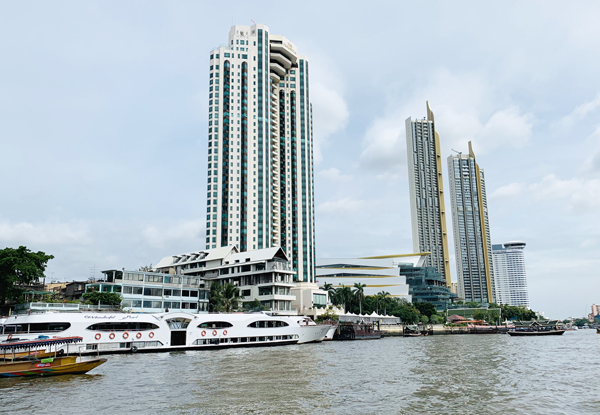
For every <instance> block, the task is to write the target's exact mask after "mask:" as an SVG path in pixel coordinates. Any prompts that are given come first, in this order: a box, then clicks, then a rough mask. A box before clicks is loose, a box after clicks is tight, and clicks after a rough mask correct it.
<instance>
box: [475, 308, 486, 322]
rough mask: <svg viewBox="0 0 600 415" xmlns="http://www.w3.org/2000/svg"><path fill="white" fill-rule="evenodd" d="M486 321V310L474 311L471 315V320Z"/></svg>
mask: <svg viewBox="0 0 600 415" xmlns="http://www.w3.org/2000/svg"><path fill="white" fill-rule="evenodd" d="M487 319H488V312H487V310H482V309H479V310H475V312H474V313H473V320H487Z"/></svg>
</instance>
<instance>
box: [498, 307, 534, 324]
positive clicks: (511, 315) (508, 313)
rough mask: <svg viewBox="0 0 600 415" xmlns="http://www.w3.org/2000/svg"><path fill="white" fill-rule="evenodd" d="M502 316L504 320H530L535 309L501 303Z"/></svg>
mask: <svg viewBox="0 0 600 415" xmlns="http://www.w3.org/2000/svg"><path fill="white" fill-rule="evenodd" d="M500 309H501V311H502V318H503V319H505V320H522V321H531V320H533V319H534V318H536V316H535V311H533V310H529V309H527V308H526V307H525V306H519V307H517V306H510V305H506V304H502V305H501V306H500Z"/></svg>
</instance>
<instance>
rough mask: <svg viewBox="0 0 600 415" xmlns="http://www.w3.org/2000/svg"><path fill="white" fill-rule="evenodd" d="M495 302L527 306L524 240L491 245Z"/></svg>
mask: <svg viewBox="0 0 600 415" xmlns="http://www.w3.org/2000/svg"><path fill="white" fill-rule="evenodd" d="M492 258H493V263H494V283H495V286H496V302H497V303H499V304H507V305H512V306H525V307H527V308H529V294H528V291H527V276H526V273H525V242H521V241H513V242H507V243H505V244H495V245H492Z"/></svg>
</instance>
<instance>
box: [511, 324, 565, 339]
mask: <svg viewBox="0 0 600 415" xmlns="http://www.w3.org/2000/svg"><path fill="white" fill-rule="evenodd" d="M514 325H515V329H514V330H510V331H509V332H508V334H509V335H510V336H515V337H527V336H560V335H562V334H564V332H565V328H564V326H563V323H562V322H561V321H560V320H540V321H536V320H533V321H517V322H515V323H514Z"/></svg>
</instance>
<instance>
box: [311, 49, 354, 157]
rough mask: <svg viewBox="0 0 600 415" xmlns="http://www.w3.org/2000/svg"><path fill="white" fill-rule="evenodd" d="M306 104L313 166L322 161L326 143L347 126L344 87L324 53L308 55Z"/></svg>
mask: <svg viewBox="0 0 600 415" xmlns="http://www.w3.org/2000/svg"><path fill="white" fill-rule="evenodd" d="M310 100H311V102H312V105H313V123H314V148H313V157H314V163H315V164H319V163H320V162H321V161H322V160H323V153H322V149H323V148H324V147H325V146H327V143H328V139H329V137H330V136H331V135H332V134H335V133H337V132H339V131H341V130H343V129H344V128H346V125H347V124H348V119H349V117H350V112H349V110H348V105H347V103H346V100H345V99H344V84H343V82H342V76H341V75H340V74H339V72H338V70H337V67H336V65H335V62H334V61H332V60H331V58H330V57H329V56H328V55H327V54H324V53H319V52H317V51H315V53H311V79H310Z"/></svg>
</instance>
